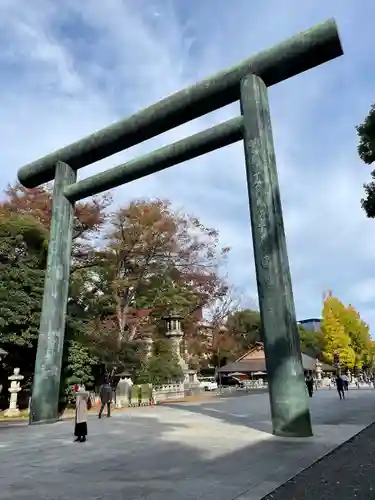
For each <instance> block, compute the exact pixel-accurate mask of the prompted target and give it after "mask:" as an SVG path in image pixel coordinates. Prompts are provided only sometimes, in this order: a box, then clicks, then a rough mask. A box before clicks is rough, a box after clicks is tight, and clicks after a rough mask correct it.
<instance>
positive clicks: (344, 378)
mask: <svg viewBox="0 0 375 500" xmlns="http://www.w3.org/2000/svg"><path fill="white" fill-rule="evenodd" d="M341 378H342V381H343V386H344V391H346V392H348V390H349V377H348V376H347V375H346V374H345V373H344V375H342V377H341Z"/></svg>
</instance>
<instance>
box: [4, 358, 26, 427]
mask: <svg viewBox="0 0 375 500" xmlns="http://www.w3.org/2000/svg"><path fill="white" fill-rule="evenodd" d="M23 379H24V376H23V375H20V369H19V368H15V369H14V370H13V375H11V376H10V377H8V380H10V387H9V389H8V390H9V392H10V401H9V408H8V409H7V410H6V411H5V412H4V416H5V417H17V416H18V415H19V414H20V410H19V408H18V406H17V399H18V393H19V392H20V390H21V384H20V382H21V380H23Z"/></svg>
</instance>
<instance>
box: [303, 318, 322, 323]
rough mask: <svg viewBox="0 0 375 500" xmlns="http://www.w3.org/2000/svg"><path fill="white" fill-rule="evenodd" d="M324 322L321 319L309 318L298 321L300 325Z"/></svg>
mask: <svg viewBox="0 0 375 500" xmlns="http://www.w3.org/2000/svg"><path fill="white" fill-rule="evenodd" d="M321 321H322V319H321V318H308V319H300V320H299V321H298V323H302V324H303V323H312V322H314V323H315V322H316V323H320V322H321Z"/></svg>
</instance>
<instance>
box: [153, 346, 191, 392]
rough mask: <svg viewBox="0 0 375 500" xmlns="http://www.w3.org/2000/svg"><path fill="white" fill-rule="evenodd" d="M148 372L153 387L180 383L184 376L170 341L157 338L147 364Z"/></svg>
mask: <svg viewBox="0 0 375 500" xmlns="http://www.w3.org/2000/svg"><path fill="white" fill-rule="evenodd" d="M146 371H147V374H148V377H149V380H150V382H151V383H152V384H153V385H162V384H167V383H176V382H180V381H181V380H183V378H184V374H183V371H182V368H181V365H180V363H179V360H178V358H177V356H176V354H175V353H174V352H173V349H172V346H171V342H170V340H169V339H163V338H155V339H154V345H153V352H152V355H151V357H150V358H149V359H148V361H147V363H146Z"/></svg>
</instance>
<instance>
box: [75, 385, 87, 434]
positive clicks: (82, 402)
mask: <svg viewBox="0 0 375 500" xmlns="http://www.w3.org/2000/svg"><path fill="white" fill-rule="evenodd" d="M74 391H75V396H76V418H75V426H74V435H75V438H76V439H75V442H76V443H84V442H85V441H86V438H87V412H88V410H89V409H90V408H89V407H90V404H91V403H90V396H89V393H88V392H87V391H86V389H85V386H83V385H80V386H78V385H76V386H75V387H74Z"/></svg>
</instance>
